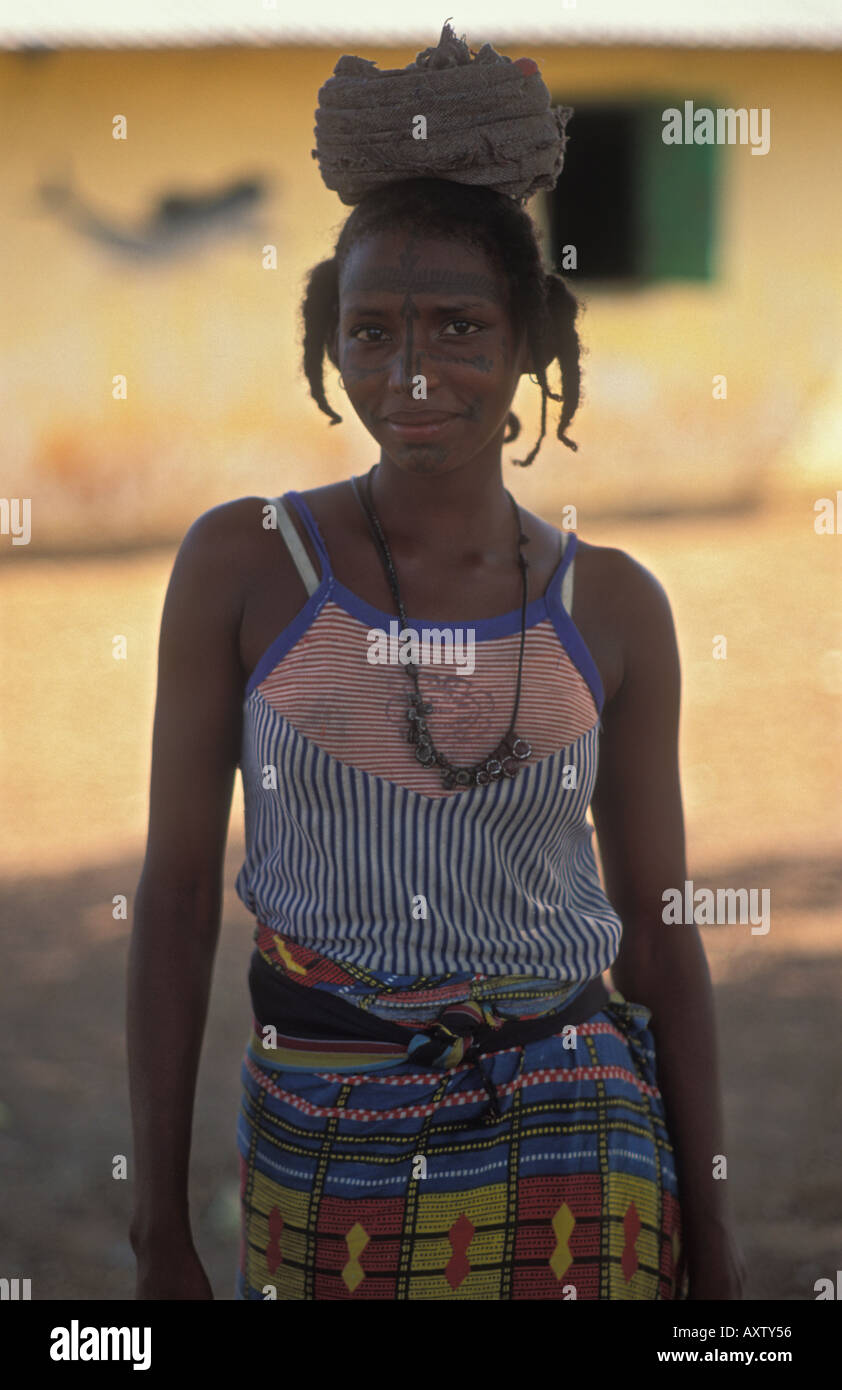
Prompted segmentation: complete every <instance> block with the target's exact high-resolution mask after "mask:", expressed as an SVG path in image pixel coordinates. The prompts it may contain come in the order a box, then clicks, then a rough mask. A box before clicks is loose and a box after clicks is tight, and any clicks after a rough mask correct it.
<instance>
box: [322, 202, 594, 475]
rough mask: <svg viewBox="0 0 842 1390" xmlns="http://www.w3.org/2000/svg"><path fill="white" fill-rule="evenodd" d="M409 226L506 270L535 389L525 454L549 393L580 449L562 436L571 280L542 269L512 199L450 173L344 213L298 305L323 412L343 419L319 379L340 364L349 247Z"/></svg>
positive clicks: (572, 353) (572, 400) (511, 428)
mask: <svg viewBox="0 0 842 1390" xmlns="http://www.w3.org/2000/svg"><path fill="white" fill-rule="evenodd" d="M402 227H411V228H412V230H413V231H415V232H417V233H419V234H420V235H428V236H444V237H453V238H455V239H457V240H461V241H463V242H464V243H466V244H468V245H470V246H472V247H477V246H478V247H480V248H481V249H482V250H484V251H485V252H486V253H487V254H488V255H489V256H490V257H491V258H492V260H494V261H495V262H496V263H497V264H498V265H500V266H501V267H502V269H503V272H504V274H505V277H506V280H507V283H508V287H509V303H510V310H511V314H512V317H513V320H514V323H515V326H516V328H517V330H518V331H523V329H524V328H525V330H526V336H527V343H528V346H529V351H530V356H531V360H532V364H533V368H534V371H535V374H536V375H537V378H538V383H539V385H540V387H541V433H540V435H539V437H538V440H537V442H536V444H535V446H534V448H533V449H531V450H530V452H529V453H528V454H527V456H526V458H525V459H514V460H513V462H514V463H516V464H518V465H519V466H520V467H522V468H525V467H527V466H528V465H529V464H531V463H532V460H533V459H534V458H535V456H536V454H537V453H538V450H539V449H540V447H541V442H542V440H543V439H544V436H545V434H546V428H547V398H548V397H549V398H550V399H551V400H554V401H560V402H562V409H561V412H560V419H559V422H558V429H557V431H556V435H557V438H558V439H560V440H561V442H562V443H563V444H565V445H566V446H567V448H568V449H573V450H575V449H577V448H578V446H577V445H576V444H575V443H574V441H573V440H572V439H569V438H568V437H567V435H566V433H565V431H566V430H567V427H568V425H569V424H570V421H571V420H572V419H573V416H574V414H575V412H576V409H577V407H578V405H579V393H580V375H581V374H580V365H579V356H580V344H579V337H578V334H577V332H576V326H575V325H576V315H577V313H578V310H579V303H578V301H577V299H576V298H575V296H574V295H573V293H572V291H571V290H570V289H569V287H568V285H567V284H566V283H565V281H564V280H563V279H562V277H561V276H560V275H557V274H556V273H555V272H554V271H547V270H546V269H545V267H544V263H543V257H542V253H541V247H540V244H539V242H538V240H537V237H536V233H535V227H534V224H533V222H532V219H531V218H530V217H529V214H528V213H527V212H526V211H525V209H524V208H523V207H522V206H521V205H520V204H519V203H518V202H517V201H516V200H514V199H513V198H511V197H508V196H507V195H505V194H503V193H498V192H496V191H494V190H493V189H490V188H486V187H484V186H482V185H476V184H472V185H469V184H461V183H456V182H454V181H451V180H447V179H417V178H413V179H402V180H400V181H398V182H395V183H389V184H385V185H382V186H381V187H379V188H376V189H374V190H372V191H371V192H369V193H367V194H366V196H365V197H364V198H363V199H362V200H361V202H359V203H358V204H357V205H356V207H355V208H354V210H353V212H351V213H350V215H349V216H348V218H347V220H346V221H345V223H344V225H343V227H342V230H341V232H340V234H339V237H338V239H337V242H336V245H335V247H334V252H333V256H332V257H331V259H330V260H326V261H321V262H320V263H319V264H318V265H317V266H314V267H313V269H312V270H310V272H309V273H308V275H307V286H306V292H305V296H304V300H303V304H302V308H301V317H302V320H303V327H304V334H303V345H304V362H303V365H304V372H305V375H306V377H307V381H308V383H309V386H310V394H311V396H312V397H313V399H314V400H315V401H316V403H317V405H318V407H319V409H320V410H321V411H323V412H324V414H325V415H328V416H329V417H330V423H331V424H332V425H337V424H340V423H341V421H342V416H341V415H337V414H336V412H335V411H334V410H333V409H332V407H331V406H330V404H329V403H328V400H327V396H326V395H325V389H324V381H323V365H324V358H325V355H327V357H328V359H329V360H330V361H331V362H332V363H333V365H334V366H335V367H338V366H339V363H338V361H337V360H336V359H335V357H334V354H333V348H332V340H333V337H334V334H335V333H336V331H337V328H338V324H339V279H340V276H341V273H342V268H343V266H344V264H345V261H346V259H347V257H348V254H349V252H350V250H351V247H352V246H353V245H355V244H356V243H357V242H359V241H361V240H362V239H363V238H364V237H367V236H370V235H372V234H374V233H377V232H383V231H392V230H395V229H396V228H402ZM555 360H558V364H559V368H560V371H561V384H562V394H558V393H556V392H554V391H552V390H551V389H550V387H549V384H548V382H547V374H546V369H547V367H548V366H549V364H550V363H551V362H553V361H555ZM519 434H520V421H519V420H518V418H517V416H516V415H515V414H514V413H513V412H512V411H510V412H509V414H508V417H507V433H506V435H505V436H504V439H503V443H504V444H509V443H511V442H512V440H514V439H516V438H517V437H518V435H519Z"/></svg>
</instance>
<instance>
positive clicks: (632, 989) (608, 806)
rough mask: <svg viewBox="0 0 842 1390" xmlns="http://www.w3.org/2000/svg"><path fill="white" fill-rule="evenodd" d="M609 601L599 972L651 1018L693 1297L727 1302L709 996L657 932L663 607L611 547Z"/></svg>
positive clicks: (671, 762)
mask: <svg viewBox="0 0 842 1390" xmlns="http://www.w3.org/2000/svg"><path fill="white" fill-rule="evenodd" d="M609 554H610V555H611V564H612V566H613V567H614V568H615V569H616V575H615V581H614V583H613V584H612V586H611V592H612V593H613V594H614V595H615V596H616V597H615V602H616V605H617V611H616V615H615V616H616V620H617V625H618V630H619V631H621V632H622V634H623V642H622V645H623V652H624V657H623V662H624V674H623V680H622V683H621V686H620V688H619V690H618V692H617V694H616V695H615V697H614V698H613V699H612V700H611V702H610V704H609V705H608V706H607V707H606V709H605V710H604V711H603V734H602V739H601V742H600V753H599V758H600V765H599V774H598V778H597V785H596V788H595V792H594V798H593V802H592V810H593V817H594V825H595V827H596V832H597V836H598V840H599V848H600V857H601V860H602V866H603V872H604V875H605V884H606V890H607V892H608V896H609V898H610V899H611V902H612V903H613V905H614V907H615V909H616V911H617V912H618V914H619V916H620V918H621V920H622V922H623V928H624V931H623V939H622V944H621V947H620V952H619V955H618V957H617V960H616V962H615V964H614V966H613V967H612V972H611V973H612V976H613V979H614V982H615V984H616V986H617V988H618V989H619V990H620V991H621V992H622V993H623V994H624V995H625V997H626V998H627V999H629V1000H631V1001H634V1002H638V1003H641V1004H644V1005H646V1007H647V1008H649V1009H651V1011H652V1021H651V1025H650V1026H651V1030H652V1034H653V1037H654V1039H655V1046H656V1053H657V1067H658V1084H659V1087H660V1090H661V1093H662V1095H663V1099H664V1108H665V1113H666V1119H667V1125H668V1128H669V1131H670V1134H671V1137H672V1139H673V1142H674V1147H675V1156H676V1165H677V1171H678V1179H679V1195H680V1201H681V1208H682V1221H683V1226H684V1237H685V1245H686V1250H687V1256H688V1265H689V1271H690V1296H691V1297H692V1298H739V1297H741V1294H742V1283H743V1279H744V1271H743V1267H742V1257H741V1255H740V1254H739V1251H738V1249H737V1247H736V1242H735V1241H734V1237H733V1224H732V1218H731V1211H730V1203H729V1200H728V1195H727V1180H722V1179H716V1178H714V1177H713V1171H714V1156H715V1155H716V1154H723V1153H724V1154H726V1155H727V1149H726V1148H725V1140H724V1133H723V1120H722V1107H721V1100H720V1080H719V1065H718V1058H717V1045H716V1029H715V1016H714V1007H713V991H712V988H711V981H710V973H709V970H708V965H707V959H706V957H705V953H704V948H703V946H702V942H701V938H700V935H699V930H698V927H697V926H696V925H695V923H693V924H691V925H689V926H672V925H666V924H665V923H664V922H663V920H662V912H663V898H662V895H663V893H664V890H665V889H667V888H680V889H681V891H682V894H683V890H684V883H685V880H686V878H687V868H686V857H685V839H684V816H683V809H682V803H681V786H680V777H679V767H678V726H679V710H680V700H681V674H680V666H679V657H678V648H677V642H676V637H675V628H674V624H673V619H672V613H671V611H670V606H669V602H668V600H667V597H666V594H665V593H664V591H663V589H662V587H661V585H660V584H659V583H658V581H657V580H656V579H655V578H654V577H653V576H652V575H651V574H650V573H649V572H648V570H646V569H644V568H643V566H642V565H639V564H637V563H636V562H635V561H634V560H631V559H630V557H629V556H627V555H624V554H623V553H622V552H619V551H614V552H609Z"/></svg>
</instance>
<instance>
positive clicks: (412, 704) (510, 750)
mask: <svg viewBox="0 0 842 1390" xmlns="http://www.w3.org/2000/svg"><path fill="white" fill-rule="evenodd" d="M376 467H377V465H376V464H373V465H372V467H371V468H370V469H369V471H368V473H367V474H366V479H365V487H366V495H365V497H363V495H362V493H361V491H360V489H359V488H358V486H357V479H356V478H352V479H351V485H352V487H353V489H354V494H355V496H356V498H357V501H358V502H359V504H360V506H361V508H362V510H363V512H364V514H365V517H366V520H367V521H368V524H369V527H370V529H371V533H372V537H373V539H374V543H375V546H376V548H377V551H378V553H379V555H380V558H381V560H382V562H383V565H384V568H385V570H386V578H387V579H388V581H389V587H390V589H391V591H392V595H393V597H394V600H395V603H396V604H397V609H398V615H399V617H400V620H401V623H402V624H403V628H404V631H406V630H407V628H408V626H409V624H408V621H407V617H406V613H405V612H404V607H403V602H402V601H401V595H400V589H399V587H398V577H397V574H396V573H395V566H394V562H393V560H392V555H391V552H390V550H389V546H388V544H387V541H386V537H385V535H384V534H383V527H382V526H381V524H380V519H379V517H378V515H377V513H376V511H375V510H374V503H373V501H372V497H371V475H372V473H373V472H374V469H375V468H376ZM506 496H507V497H508V499H509V501H510V502H511V504H512V510H513V511H514V517H515V524H516V526H517V533H518V540H517V544H518V555H517V563H518V566H519V567H520V573H521V580H522V585H523V591H522V600H521V619H520V653H519V656H518V664H517V689H516V691H515V703H514V708H513V710H512V717H511V720H510V722H509V727H508V729H507V730H506V732H505V734H504V735H503V737H502V738H501V740H500V742H499V743H498V744H497V745H496V746H495V748H494V749H493V751H492V752H491V753H490V754H489V755H488V757H486V758H481V759H480V760H479V762H476V763H472V764H471V765H470V766H467V765H459V764H455V763H452V762H451V761H450V759H449V758H447V757H446V756H445V754H444V753H441V752H440V751H439V750H438V749H437V748H436V746H435V744H434V742H433V738H432V734H431V733H430V729H429V726H428V724H427V720H426V716H427V715H428V714H432V712H433V704H432V702H431V701H425V700H424V698H423V696H422V694H421V690H420V688H419V685H418V674H419V668H418V666H417V665H416V663H415V662H413V661H409V662H407V663H406V671H407V674H408V675H409V677H410V679H411V681H412V683H413V685H414V687H415V689H414V691H413V692H412V693H411V694H410V695H409V697H408V699H409V705H408V709H407V716H406V717H407V719H408V720H409V731H408V733H407V743H410V744H412V745H414V748H415V757H416V759H417V760H418V762H419V763H421V765H422V767H432V766H433V764H438V766H439V767H440V768H441V776H442V786H444V787H445V788H446V789H447V790H448V791H450V790H451V789H452V788H453V787H468V786H477V787H482V786H486V785H487V784H488V783H489V782H497V781H499V780H500V778H501V777H514V776H516V775H517V773H518V772H519V770H520V769H519V764H520V763H522V762H524V761H525V760H526V759H527V758H529V757H530V756H531V754H532V745H531V744H530V743H528V742H527V740H526V739H525V738H521V737H519V735H517V734H516V733H515V720H516V719H517V712H518V707H519V705H520V688H521V677H522V674H523V649H524V643H525V640H526V606H527V602H528V595H529V581H528V579H527V573H526V572H527V570H528V568H529V565H528V562H527V560H526V557H525V555H524V554H523V553H522V548H523V546H524V545H526V544H528V541H529V537H528V536H525V535H524V534H523V530H522V527H521V523H520V512H519V510H518V505H517V503H516V502H515V499H514V498H513V497H512V494H511V493H510V492H509V490H508V488H507V489H506Z"/></svg>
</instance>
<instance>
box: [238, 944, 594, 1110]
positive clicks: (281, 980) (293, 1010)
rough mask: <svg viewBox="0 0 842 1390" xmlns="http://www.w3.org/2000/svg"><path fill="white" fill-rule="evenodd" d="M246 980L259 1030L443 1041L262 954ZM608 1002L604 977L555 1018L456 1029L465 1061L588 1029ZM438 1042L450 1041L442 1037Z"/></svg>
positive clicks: (430, 1030)
mask: <svg viewBox="0 0 842 1390" xmlns="http://www.w3.org/2000/svg"><path fill="white" fill-rule="evenodd" d="M248 979H249V992H250V995H251V1003H252V1010H253V1012H254V1017H255V1020H256V1022H257V1023H258V1024H259V1025H260V1027H261V1028H265V1027H267V1026H274V1027H275V1028H277V1029H278V1032H280V1033H285V1034H288V1035H289V1036H295V1037H299V1038H313V1039H326V1040H331V1041H334V1040H337V1039H341V1040H343V1041H344V1040H355V1039H364V1040H365V1041H374V1042H395V1043H403V1044H407V1043H408V1042H409V1039H410V1037H412V1036H413V1034H417V1033H426V1034H428V1035H429V1037H430V1039H431V1042H434V1041H435V1040H436V1038H437V1036H439V1025H438V1023H437V1021H436V1020H435V1019H434V1020H431V1021H430V1022H429V1023H427V1024H424V1025H421V1026H419V1027H416V1028H414V1029H412V1030H411V1029H409V1028H408V1027H407V1026H406V1025H403V1026H402V1025H401V1024H398V1023H392V1022H390V1021H389V1020H388V1019H384V1018H378V1017H377V1016H376V1015H375V1014H371V1013H369V1012H368V1011H367V1010H365V1009H360V1008H357V1006H356V1005H354V1004H349V1003H348V1001H347V1000H345V999H340V998H338V997H337V996H336V995H335V994H330V993H329V992H328V991H327V990H324V989H317V988H313V987H308V986H307V985H301V984H297V983H296V982H295V981H293V980H290V979H289V978H288V977H287V976H285V975H281V974H280V973H279V972H278V971H277V970H275V969H274V968H273V967H272V966H271V965H270V964H269V963H268V962H267V961H266V960H264V959H263V957H262V956H261V954H260V952H259V951H258V950H255V951H254V952H253V953H252V957H251V964H250V966H249V977H248ZM609 998H610V995H609V992H608V990H607V989H606V987H605V984H604V982H603V979H602V977H601V976H600V975H597V976H596V978H595V979H593V980H590V981H589V982H588V984H587V985H586V986H585V988H584V989H583V990H582V991H581V993H580V994H578V995H577V996H576V998H575V999H574V1000H573V1001H572V1002H571V1003H570V1004H567V1005H564V1006H563V1007H562V1008H561V1009H557V1010H556V1011H555V1012H554V1013H551V1014H544V1015H543V1016H542V1017H541V1018H532V1019H507V1020H506V1022H505V1023H503V1024H502V1025H501V1026H500V1027H499V1028H492V1027H491V1026H490V1025H489V1024H487V1023H480V1024H477V1025H476V1026H470V1027H468V1028H466V1029H464V1030H460V1029H458V1028H457V1029H456V1031H463V1032H464V1035H465V1036H470V1037H471V1044H470V1046H469V1047H468V1049H467V1050H466V1052H465V1054H464V1057H463V1061H464V1062H478V1060H479V1058H480V1057H481V1056H484V1055H486V1054H488V1053H491V1052H500V1051H501V1050H503V1049H504V1048H507V1047H520V1046H522V1045H523V1044H524V1043H528V1042H537V1041H538V1040H539V1039H541V1038H549V1037H551V1036H552V1035H553V1034H554V1033H558V1032H560V1030H561V1029H562V1028H564V1027H566V1026H568V1025H570V1024H576V1023H584V1022H585V1021H586V1020H587V1019H589V1018H591V1017H592V1015H593V1014H595V1013H599V1012H600V1010H602V1009H604V1008H605V1007H606V1005H607V1004H608V1002H609ZM448 1007H449V1006H445V1007H444V1008H443V1009H442V1010H441V1013H442V1014H445V1013H446V1012H447V1008H448ZM450 1007H452V1006H450ZM448 1023H449V1025H450V1027H451V1028H452V1027H453V1024H452V1021H451V1020H448ZM440 1036H441V1037H445V1036H447V1035H446V1034H444V1033H441V1034H440ZM422 1059H423V1053H422V1056H421V1057H418V1056H417V1055H416V1056H415V1057H414V1058H413V1059H412V1060H413V1061H414V1062H415V1061H422ZM480 1070H481V1072H482V1077H483V1084H484V1085H485V1088H486V1090H487V1091H488V1093H489V1095H490V1096H491V1098H492V1115H493V1116H494V1118H499V1106H498V1104H497V1095H496V1092H495V1091H494V1087H493V1084H492V1083H491V1082H490V1081H489V1079H488V1078H487V1077H486V1075H485V1072H484V1071H483V1069H482V1068H480Z"/></svg>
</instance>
